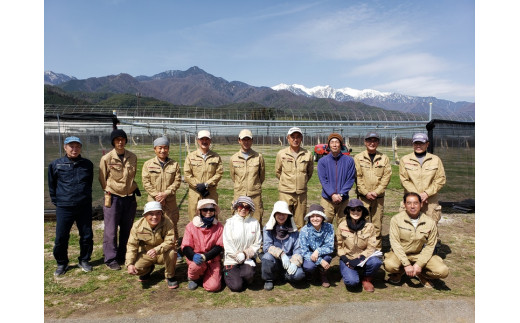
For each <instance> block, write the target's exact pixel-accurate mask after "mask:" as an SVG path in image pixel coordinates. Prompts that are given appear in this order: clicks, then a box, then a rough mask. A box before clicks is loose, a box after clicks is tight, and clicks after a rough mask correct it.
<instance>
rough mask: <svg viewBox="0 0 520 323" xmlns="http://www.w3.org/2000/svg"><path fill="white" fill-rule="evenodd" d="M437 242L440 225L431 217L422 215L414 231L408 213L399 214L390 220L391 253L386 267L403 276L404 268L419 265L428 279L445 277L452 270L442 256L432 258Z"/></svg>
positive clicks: (385, 262)
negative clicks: (438, 226)
mask: <svg viewBox="0 0 520 323" xmlns="http://www.w3.org/2000/svg"><path fill="white" fill-rule="evenodd" d="M436 243H437V224H436V223H435V221H434V220H432V218H430V217H429V216H427V215H426V214H424V213H422V212H421V213H420V214H419V222H418V224H417V228H415V227H414V226H413V224H412V222H411V219H410V217H409V216H408V214H407V213H406V211H404V212H400V213H398V214H396V215H394V216H393V217H392V219H391V220H390V245H391V246H392V250H391V251H390V252H387V253H386V254H385V260H384V261H383V266H384V268H385V270H386V271H387V272H388V273H390V274H393V273H403V272H404V267H406V266H409V265H414V264H416V265H418V266H419V267H421V268H423V269H425V270H424V271H423V273H424V274H425V275H426V276H427V277H428V278H431V279H437V278H445V277H447V276H448V274H449V269H448V267H447V266H446V265H445V264H444V262H443V261H442V258H441V257H439V256H437V255H433V250H434V248H435V244H436Z"/></svg>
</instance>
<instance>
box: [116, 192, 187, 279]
mask: <svg viewBox="0 0 520 323" xmlns="http://www.w3.org/2000/svg"><path fill="white" fill-rule="evenodd" d="M176 238H177V237H176V236H175V233H174V230H173V223H172V222H171V221H170V219H168V218H166V217H164V216H163V211H162V208H161V203H159V202H157V201H152V202H148V203H146V205H145V206H144V213H143V218H142V219H139V220H138V221H136V222H135V223H134V225H133V226H132V229H131V230H130V238H129V239H128V244H127V246H126V249H127V250H126V261H125V265H126V268H127V271H128V273H129V274H130V275H139V281H141V282H144V281H147V280H149V279H150V275H151V273H152V271H153V270H154V268H155V264H159V265H164V275H165V276H166V282H167V283H168V288H177V287H179V284H178V283H177V281H176V280H175V278H174V276H175V263H176V261H177V251H176V249H177V245H176V244H177V243H176V241H177V239H176Z"/></svg>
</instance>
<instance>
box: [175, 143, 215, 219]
mask: <svg viewBox="0 0 520 323" xmlns="http://www.w3.org/2000/svg"><path fill="white" fill-rule="evenodd" d="M223 172H224V170H223V167H222V159H221V158H220V156H219V154H217V153H216V152H214V151H212V150H209V151H208V153H207V154H206V159H204V157H202V154H201V152H200V151H199V150H198V149H197V150H195V151H193V152H191V153H189V154H188V156H186V161H185V162H184V181H185V182H186V183H188V186H189V194H188V215H189V216H190V221H191V220H193V217H194V216H195V215H196V214H197V202H198V201H199V200H201V199H203V198H208V199H213V200H215V202H217V204H218V193H217V185H218V182H219V181H220V179H221V178H222V173H223ZM200 183H206V184H208V191H209V195H208V196H206V197H202V196H201V195H200V194H199V192H198V191H197V190H196V189H195V188H196V186H197V184H200Z"/></svg>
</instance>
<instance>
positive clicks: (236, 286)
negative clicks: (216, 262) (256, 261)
mask: <svg viewBox="0 0 520 323" xmlns="http://www.w3.org/2000/svg"><path fill="white" fill-rule="evenodd" d="M254 275H255V267H253V266H250V265H247V264H240V265H226V266H224V281H225V282H226V285H227V287H229V289H230V290H231V291H232V292H240V291H242V290H244V289H245V287H246V285H250V284H251V283H252V282H253V276H254Z"/></svg>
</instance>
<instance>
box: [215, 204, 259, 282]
mask: <svg viewBox="0 0 520 323" xmlns="http://www.w3.org/2000/svg"><path fill="white" fill-rule="evenodd" d="M233 209H234V210H235V214H234V215H233V216H232V217H231V218H229V219H227V221H226V225H225V226H224V281H225V282H226V285H227V286H228V287H229V289H230V290H231V291H232V292H240V291H242V290H243V289H244V288H245V286H246V285H248V284H251V283H252V282H253V276H254V274H255V266H256V263H255V260H254V259H255V258H256V253H257V252H258V249H260V246H261V245H262V229H261V228H260V223H258V221H257V220H256V219H255V218H254V217H252V216H251V214H253V213H254V211H255V204H254V203H253V200H252V199H251V198H249V197H247V196H240V197H238V199H237V200H236V202H234V203H233Z"/></svg>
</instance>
